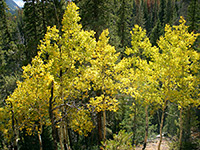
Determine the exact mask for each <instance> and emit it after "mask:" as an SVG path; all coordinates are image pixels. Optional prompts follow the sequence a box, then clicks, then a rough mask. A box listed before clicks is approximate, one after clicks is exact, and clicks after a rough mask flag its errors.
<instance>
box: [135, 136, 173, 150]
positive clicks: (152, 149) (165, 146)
mask: <svg viewBox="0 0 200 150" xmlns="http://www.w3.org/2000/svg"><path fill="white" fill-rule="evenodd" d="M158 142H159V138H157V139H154V140H151V141H149V142H148V143H147V146H146V149H145V150H157V149H158ZM169 144H170V140H169V139H168V138H163V140H162V144H161V150H169ZM142 147H143V145H140V146H138V147H136V150H142Z"/></svg>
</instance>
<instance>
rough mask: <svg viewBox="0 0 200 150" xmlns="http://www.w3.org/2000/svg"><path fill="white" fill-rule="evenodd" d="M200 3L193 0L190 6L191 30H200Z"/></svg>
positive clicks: (189, 19)
mask: <svg viewBox="0 0 200 150" xmlns="http://www.w3.org/2000/svg"><path fill="white" fill-rule="evenodd" d="M199 13H200V4H199V1H198V0H192V1H191V2H190V5H189V6H188V21H189V31H190V32H192V31H194V32H199V26H200V17H199Z"/></svg>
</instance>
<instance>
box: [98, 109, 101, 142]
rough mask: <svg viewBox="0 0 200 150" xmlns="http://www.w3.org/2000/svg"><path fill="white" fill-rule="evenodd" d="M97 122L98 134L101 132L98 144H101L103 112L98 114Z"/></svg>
mask: <svg viewBox="0 0 200 150" xmlns="http://www.w3.org/2000/svg"><path fill="white" fill-rule="evenodd" d="M97 120H98V121H97V122H98V134H99V137H98V144H101V141H102V126H101V125H102V124H101V112H98V114H97Z"/></svg>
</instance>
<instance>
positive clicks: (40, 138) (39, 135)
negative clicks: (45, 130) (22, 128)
mask: <svg viewBox="0 0 200 150" xmlns="http://www.w3.org/2000/svg"><path fill="white" fill-rule="evenodd" d="M38 139H39V144H40V150H42V137H41V134H40V133H39V132H38Z"/></svg>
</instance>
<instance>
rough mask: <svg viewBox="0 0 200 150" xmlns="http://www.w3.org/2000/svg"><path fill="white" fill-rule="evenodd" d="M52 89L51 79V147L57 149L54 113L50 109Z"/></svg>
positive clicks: (50, 100) (51, 98)
mask: <svg viewBox="0 0 200 150" xmlns="http://www.w3.org/2000/svg"><path fill="white" fill-rule="evenodd" d="M53 90H54V82H53V81H52V83H51V97H50V98H49V117H50V120H51V130H52V133H51V134H52V137H53V147H54V148H53V149H54V150H57V149H58V146H57V140H56V132H57V131H56V127H55V124H54V115H53V111H52V108H53Z"/></svg>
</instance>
